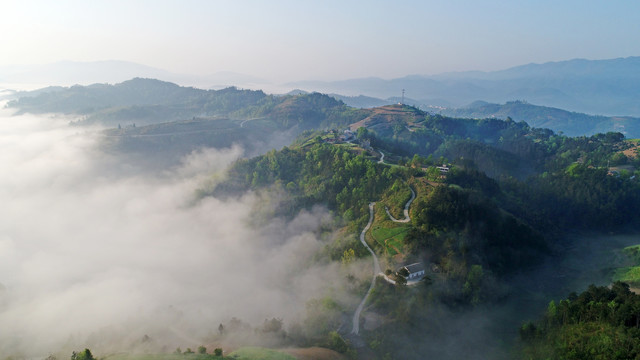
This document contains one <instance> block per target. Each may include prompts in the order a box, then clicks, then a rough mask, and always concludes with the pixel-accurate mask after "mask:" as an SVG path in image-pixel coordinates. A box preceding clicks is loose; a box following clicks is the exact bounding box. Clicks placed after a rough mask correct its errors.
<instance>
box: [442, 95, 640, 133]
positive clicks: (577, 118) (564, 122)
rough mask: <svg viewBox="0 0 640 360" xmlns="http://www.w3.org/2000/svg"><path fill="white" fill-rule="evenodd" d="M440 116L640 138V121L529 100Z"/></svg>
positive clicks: (473, 106)
mask: <svg viewBox="0 0 640 360" xmlns="http://www.w3.org/2000/svg"><path fill="white" fill-rule="evenodd" d="M439 113H441V114H443V115H446V116H452V117H465V118H477V119H485V118H497V119H503V120H504V119H506V118H507V117H509V118H511V119H513V120H515V121H525V122H526V123H527V124H529V125H530V126H532V127H536V128H547V129H552V130H554V131H555V132H559V131H562V132H563V133H564V134H565V135H568V136H582V135H586V136H590V135H593V134H596V133H606V132H610V131H613V132H621V133H623V134H625V136H626V137H628V138H636V137H639V136H640V118H634V117H629V116H602V115H587V114H583V113H577V112H571V111H566V110H562V109H558V108H552V107H546V106H538V105H533V104H530V103H528V102H525V101H509V102H507V103H505V104H492V103H488V102H485V101H476V102H474V103H472V104H470V105H468V106H466V107H462V108H457V109H443V110H441V111H439Z"/></svg>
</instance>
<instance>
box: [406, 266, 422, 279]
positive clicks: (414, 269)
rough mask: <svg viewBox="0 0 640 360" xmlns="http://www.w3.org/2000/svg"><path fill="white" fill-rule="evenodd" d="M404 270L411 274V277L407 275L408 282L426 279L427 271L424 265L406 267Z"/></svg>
mask: <svg viewBox="0 0 640 360" xmlns="http://www.w3.org/2000/svg"><path fill="white" fill-rule="evenodd" d="M404 268H405V269H406V270H407V272H408V273H409V275H407V280H418V279H421V278H422V277H424V274H425V271H424V265H423V264H422V263H413V264H409V265H405V266H404Z"/></svg>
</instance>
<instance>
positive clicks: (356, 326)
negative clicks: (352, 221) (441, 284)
mask: <svg viewBox="0 0 640 360" xmlns="http://www.w3.org/2000/svg"><path fill="white" fill-rule="evenodd" d="M382 158H384V154H383V155H382V157H381V158H380V160H381V161H382ZM409 190H411V199H409V201H407V203H406V204H405V205H404V217H405V218H404V219H402V220H396V219H395V218H394V217H393V216H391V214H389V209H388V208H386V207H385V210H386V211H387V215H389V218H390V219H391V220H392V221H395V222H400V223H407V222H409V221H411V218H410V217H409V206H410V205H411V202H413V200H414V199H415V198H416V193H415V192H414V191H413V189H412V188H411V187H409ZM375 204H376V203H375V202H372V203H369V222H368V223H367V226H365V227H364V229H362V232H361V233H360V242H361V243H362V245H364V247H366V248H367V250H369V252H370V253H371V256H372V257H373V279H371V285H370V286H369V290H368V291H367V293H366V294H365V295H364V298H363V299H362V301H361V302H360V304H359V305H358V308H357V309H356V312H355V313H354V314H353V327H352V330H351V333H352V334H355V335H358V333H359V332H360V313H362V309H364V304H365V303H366V302H367V299H368V298H369V295H370V294H371V291H373V287H374V286H375V284H376V278H377V277H378V276H382V277H383V278H384V279H385V280H386V281H387V282H388V283H391V284H395V283H396V282H395V281H394V280H392V279H390V278H389V277H388V276H387V275H385V274H384V273H383V272H382V269H381V268H380V262H379V261H378V256H376V253H375V252H374V251H373V250H372V249H371V248H370V247H369V245H368V244H367V242H366V240H365V234H366V233H367V231H369V228H370V227H371V224H372V223H373V206H374V205H375ZM417 283H418V281H415V282H411V283H407V285H415V284H417Z"/></svg>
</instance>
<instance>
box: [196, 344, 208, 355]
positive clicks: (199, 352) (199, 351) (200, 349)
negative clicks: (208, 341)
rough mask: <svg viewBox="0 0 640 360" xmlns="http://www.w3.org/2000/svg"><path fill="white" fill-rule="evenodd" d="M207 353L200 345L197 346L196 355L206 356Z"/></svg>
mask: <svg viewBox="0 0 640 360" xmlns="http://www.w3.org/2000/svg"><path fill="white" fill-rule="evenodd" d="M206 353H207V348H206V347H204V346H202V345H200V346H198V354H206Z"/></svg>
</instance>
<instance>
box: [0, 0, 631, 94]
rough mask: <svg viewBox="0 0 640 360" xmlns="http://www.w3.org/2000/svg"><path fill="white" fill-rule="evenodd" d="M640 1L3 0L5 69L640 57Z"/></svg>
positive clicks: (346, 72)
mask: <svg viewBox="0 0 640 360" xmlns="http://www.w3.org/2000/svg"><path fill="white" fill-rule="evenodd" d="M637 14H640V2H637V1H592V0H586V1H574V0H569V1H549V0H523V1H498V0H488V1H475V0H453V1H452V0H447V1H444V0H443V1H433V0H420V1H407V0H404V1H376V0H366V1H361V0H354V1H335V0H327V1H299V0H291V1H289V0H272V1H253V0H247V1H236V0H234V1H226V0H212V1H204V0H187V1H184V0H183V1H167V0H153V1H146V0H139V1H119V0H116V1H101V0H97V1H73V0H61V1H55V2H52V1H40V0H33V1H13V0H9V1H6V0H5V1H3V3H2V11H1V12H0V33H2V34H3V37H2V38H3V42H2V43H3V46H4V50H3V53H4V54H3V56H2V57H0V66H4V65H15V64H44V63H50V62H56V61H61V60H74V61H100V60H125V61H132V62H136V63H141V64H145V65H149V66H153V67H157V68H161V69H165V70H169V71H172V72H176V73H189V74H201V75H206V74H212V73H216V72H220V71H231V72H238V73H242V74H249V75H253V76H257V77H261V78H264V79H267V80H269V81H279V82H282V81H291V80H339V79H346V78H355V77H367V76H377V77H382V78H393V77H399V76H404V75H407V74H425V75H429V74H437V73H442V72H449V71H465V70H483V71H491V70H499V69H504V68H507V67H511V66H517V65H522V64H527V63H531V62H536V63H542V62H547V61H559V60H569V59H573V58H588V59H608V58H617V57H627V56H635V55H639V54H640V22H639V21H637V20H638V19H637V17H638V15H637Z"/></svg>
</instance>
